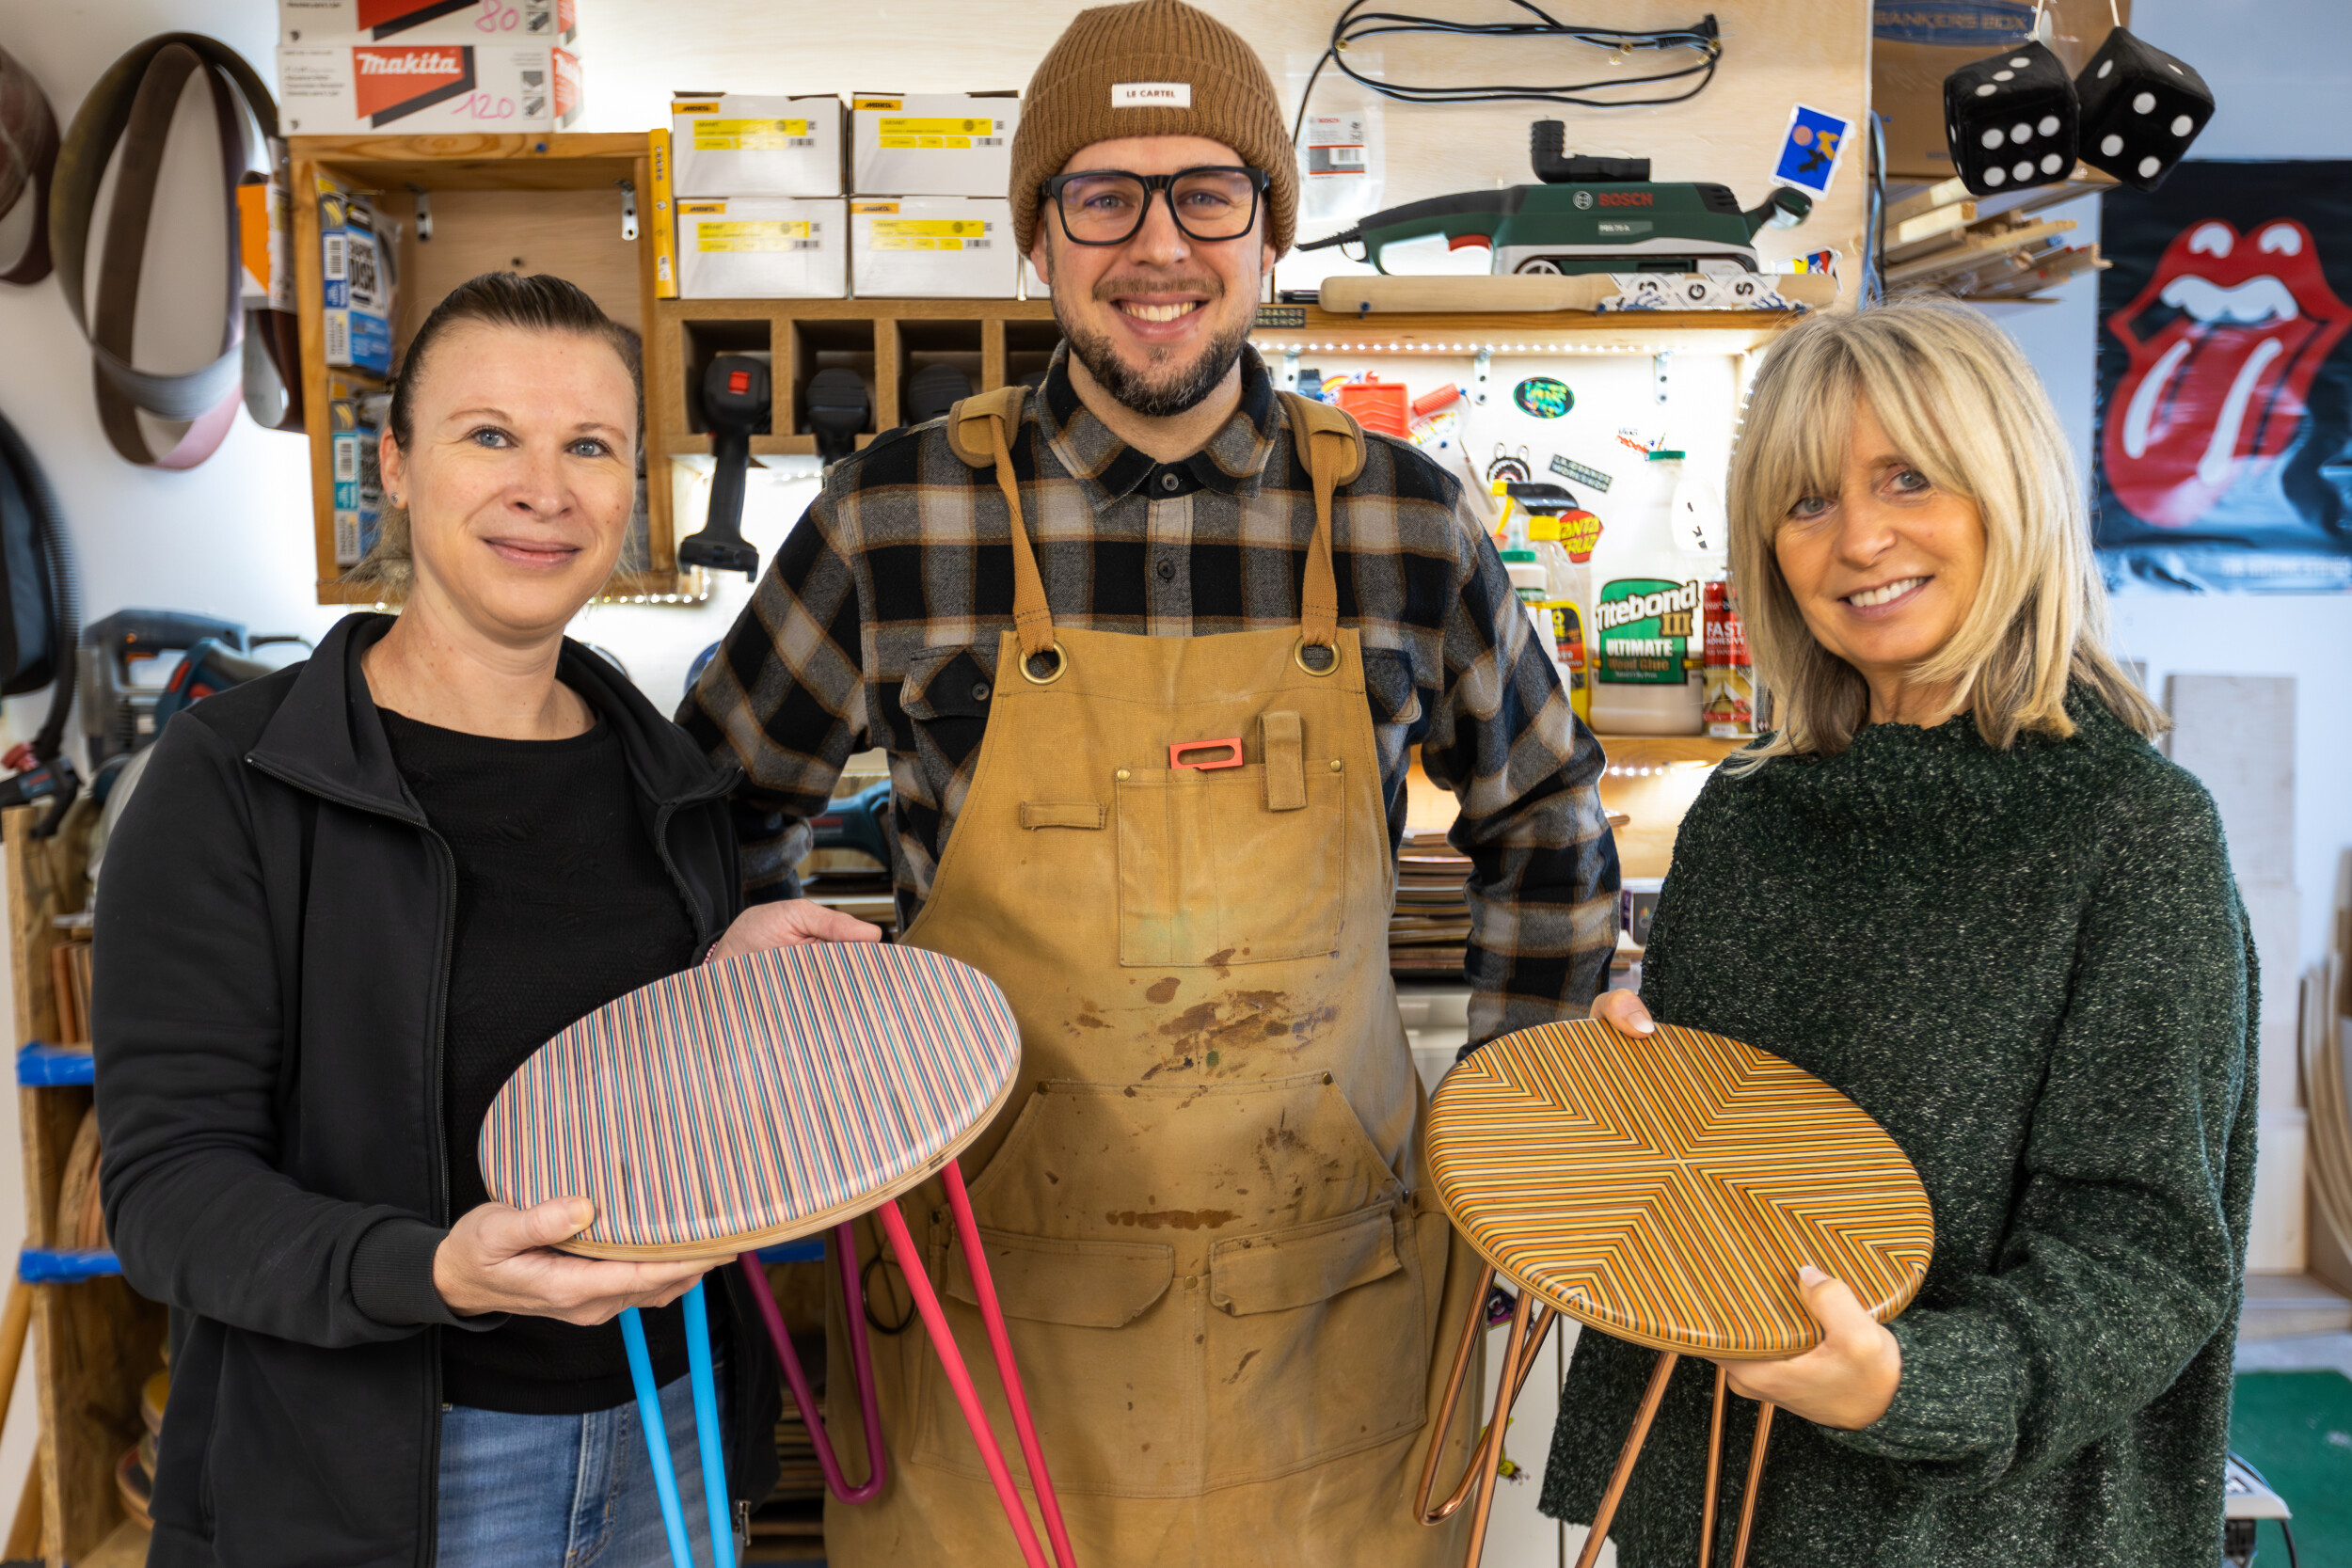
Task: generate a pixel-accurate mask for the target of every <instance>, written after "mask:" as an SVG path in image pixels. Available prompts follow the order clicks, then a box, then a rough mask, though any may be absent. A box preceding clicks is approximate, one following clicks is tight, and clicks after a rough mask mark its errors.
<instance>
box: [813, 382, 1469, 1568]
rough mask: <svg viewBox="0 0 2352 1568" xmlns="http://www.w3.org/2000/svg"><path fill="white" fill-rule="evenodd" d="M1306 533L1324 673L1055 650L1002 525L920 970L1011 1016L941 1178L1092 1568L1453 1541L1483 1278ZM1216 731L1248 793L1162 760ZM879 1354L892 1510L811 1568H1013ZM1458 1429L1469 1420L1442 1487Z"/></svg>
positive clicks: (1351, 654)
mask: <svg viewBox="0 0 2352 1568" xmlns="http://www.w3.org/2000/svg"><path fill="white" fill-rule="evenodd" d="M998 439H999V441H1001V439H1002V435H1001V427H1000V433H999V436H998ZM998 450H999V451H1000V452H1001V451H1002V448H1001V446H1000V447H999V449H998ZM998 471H999V473H1000V474H1002V473H1004V472H1006V471H1007V468H1006V467H1004V466H1002V465H1000V467H999V470H998ZM1318 510H1319V512H1320V513H1321V515H1320V516H1319V518H1318V522H1317V538H1316V540H1315V544H1314V547H1313V548H1312V550H1311V559H1310V566H1309V576H1308V580H1307V590H1308V591H1307V594H1306V599H1307V606H1308V614H1307V617H1306V619H1307V622H1308V628H1307V631H1306V632H1305V634H1304V636H1305V637H1306V638H1307V639H1310V640H1312V641H1318V642H1323V643H1325V644H1326V645H1327V646H1329V647H1331V648H1332V649H1333V650H1334V652H1335V653H1336V662H1335V665H1334V667H1333V668H1331V669H1330V670H1329V672H1328V673H1321V674H1318V673H1313V672H1312V671H1311V670H1310V669H1309V668H1307V662H1306V661H1307V660H1309V659H1312V658H1315V657H1317V655H1316V654H1315V653H1314V652H1310V651H1306V650H1305V644H1304V642H1303V641H1302V633H1301V632H1300V631H1297V630H1292V629H1287V628H1285V629H1281V630H1275V631H1260V632H1238V633H1231V634H1224V635H1217V636H1205V637H1166V638H1155V637H1136V636H1126V635H1121V634H1116V633H1107V632H1095V631H1073V630H1066V629H1058V628H1055V627H1053V626H1052V625H1051V622H1050V620H1049V619H1048V618H1047V616H1046V614H1045V611H1044V595H1043V593H1042V590H1041V588H1040V587H1039V586H1038V578H1037V572H1036V567H1035V564H1034V560H1033V558H1031V557H1030V551H1029V543H1028V539H1027V536H1026V532H1025V528H1024V525H1023V523H1022V520H1021V517H1020V514H1019V511H1018V508H1017V507H1016V508H1015V509H1014V514H1013V519H1012V537H1013V541H1014V552H1015V557H1016V560H1015V581H1016V584H1017V588H1018V592H1017V599H1016V620H1017V622H1018V624H1019V626H1020V629H1019V630H1017V631H1008V632H1005V633H1004V634H1002V636H1001V638H1000V640H999V646H998V653H997V665H996V669H997V679H996V683H995V692H994V695H993V700H992V702H991V710H992V711H991V712H990V715H989V719H988V726H987V730H986V733H985V736H984V737H983V740H982V743H981V751H980V756H979V761H978V765H977V771H976V773H975V776H974V780H973V783H972V786H971V789H970V791H969V794H968V795H967V797H966V800H965V803H964V806H963V809H962V812H961V815H960V816H959V817H958V818H957V820H956V823H955V827H954V830H953V832H952V835H951V836H950V838H949V841H948V845H947V849H946V856H945V858H944V860H943V861H942V863H941V864H940V867H939V872H938V876H937V879H936V880H935V882H934V884H933V886H932V889H931V893H930V900H929V901H928V902H927V903H926V904H925V906H924V908H923V911H922V914H921V916H920V917H919V918H918V919H917V920H916V921H915V922H914V925H913V927H910V928H909V930H908V931H907V933H906V935H905V937H904V939H903V940H905V941H907V942H912V943H914V944H915V945H917V946H921V947H927V948H930V949H931V950H932V951H935V952H939V953H945V954H947V955H949V956H951V957H954V958H960V959H961V960H962V961H964V962H966V963H969V964H972V965H973V966H975V967H976V968H977V969H979V970H980V971H981V972H982V973H983V974H987V975H988V976H989V977H990V978H992V979H993V980H994V981H995V982H996V983H997V984H998V985H999V986H1000V987H1002V988H1003V989H1004V991H1005V994H1006V995H1007V996H1008V997H1009V999H1010V1001H1011V1004H1012V1007H1013V1010H1014V1012H1015V1014H1016V1015H1017V1016H1018V1018H1019V1020H1020V1023H1021V1036H1022V1046H1023V1061H1022V1066H1021V1079H1020V1082H1019V1083H1018V1084H1017V1085H1016V1086H1015V1088H1014V1092H1013V1096H1012V1099H1011V1100H1010V1101H1009V1103H1008V1105H1007V1107H1006V1109H1005V1111H1004V1112H1003V1113H1002V1114H1001V1115H1000V1116H999V1117H997V1119H996V1121H995V1122H994V1123H993V1125H992V1126H991V1127H990V1128H989V1130H988V1132H986V1133H985V1134H984V1135H983V1136H982V1137H981V1138H980V1140H979V1141H977V1143H976V1144H975V1145H974V1146H973V1147H972V1148H970V1149H969V1150H968V1151H967V1152H966V1153H965V1154H964V1156H963V1166H964V1169H965V1171H966V1172H967V1174H968V1175H970V1176H971V1178H972V1180H971V1190H972V1203H973V1208H974V1210H975V1212H976V1213H977V1218H978V1221H979V1224H980V1227H981V1234H982V1239H983V1244H984V1245H985V1246H986V1248H987V1250H988V1255H989V1266H990V1268H991V1270H992V1272H993V1275H994V1278H995V1282H996V1289H997V1291H998V1292H999V1293H1000V1296H1001V1298H1002V1302H1003V1307H1004V1311H1005V1314H1006V1318H1007V1321H1008V1323H1009V1329H1010V1333H1011V1336H1012V1342H1013V1347H1014V1350H1015V1352H1016V1354H1018V1356H1019V1358H1020V1364H1021V1370H1022V1373H1023V1378H1024V1382H1025V1385H1026V1387H1027V1390H1028V1397H1029V1403H1030V1407H1031V1409H1032V1410H1033V1411H1034V1412H1035V1416H1036V1420H1037V1426H1038V1432H1039V1435H1040V1439H1041V1443H1042V1445H1043V1448H1044V1452H1045V1457H1046V1462H1047V1464H1048V1465H1050V1466H1051V1467H1052V1473H1053V1479H1054V1483H1055V1486H1056V1488H1057V1491H1058V1492H1059V1495H1060V1497H1061V1503H1062V1508H1063V1510H1064V1512H1065V1514H1066V1515H1067V1518H1068V1521H1069V1526H1070V1531H1071V1536H1072V1540H1073V1545H1074V1548H1075V1550H1076V1553H1077V1558H1078V1561H1079V1563H1080V1564H1081V1565H1082V1568H1191V1565H1195V1564H1199V1565H1203V1568H1205V1565H1209V1564H1216V1565H1218V1568H1238V1565H1244V1564H1252V1563H1264V1564H1269V1565H1271V1564H1281V1565H1283V1568H1309V1565H1319V1564H1330V1565H1332V1568H1342V1565H1344V1568H1387V1565H1405V1564H1413V1565H1420V1564H1427V1565H1429V1568H1438V1565H1440V1564H1447V1565H1450V1564H1452V1563H1454V1562H1458V1561H1459V1560H1460V1557H1461V1552H1462V1546H1463V1536H1462V1531H1461V1529H1460V1528H1459V1527H1460V1525H1461V1524H1462V1523H1463V1521H1465V1520H1467V1518H1468V1514H1467V1513H1463V1514H1459V1515H1457V1516H1456V1518H1455V1519H1454V1521H1453V1522H1451V1523H1449V1524H1447V1525H1443V1526H1439V1527H1437V1528H1429V1527H1425V1526H1423V1525H1422V1524H1420V1523H1419V1522H1418V1520H1417V1519H1416V1518H1415V1516H1414V1511H1413V1490H1414V1485H1415V1483H1416V1482H1417V1481H1418V1480H1419V1478H1420V1469H1421V1463H1422V1454H1423V1452H1424V1451H1425V1450H1424V1448H1423V1443H1424V1441H1425V1434H1426V1433H1427V1432H1428V1431H1429V1430H1430V1419H1429V1418H1430V1416H1431V1414H1432V1410H1433V1407H1434V1406H1435V1405H1436V1404H1437V1402H1438V1400H1439V1399H1440V1398H1442V1396H1443V1381H1444V1376H1445V1373H1446V1370H1447V1367H1446V1365H1445V1364H1443V1362H1442V1361H1441V1359H1440V1356H1439V1354H1438V1351H1439V1348H1440V1347H1445V1348H1448V1349H1450V1348H1451V1347H1452V1346H1453V1345H1454V1342H1455V1341H1456V1339H1457V1338H1458V1336H1459V1335H1460V1333H1461V1329H1462V1322H1463V1319H1464V1317H1465V1315H1467V1314H1468V1313H1470V1312H1471V1311H1472V1310H1474V1309H1476V1307H1478V1305H1479V1304H1478V1303H1477V1302H1475V1301H1473V1300H1471V1299H1470V1291H1471V1290H1472V1288H1473V1286H1474V1285H1475V1282H1476V1259H1475V1258H1474V1257H1473V1256H1472V1255H1470V1251H1469V1249H1468V1248H1467V1247H1465V1246H1462V1245H1461V1244H1459V1243H1456V1242H1455V1241H1454V1237H1453V1232H1452V1229H1451V1227H1449V1225H1448V1223H1447V1221H1446V1218H1445V1216H1444V1214H1443V1212H1441V1211H1440V1210H1439V1209H1438V1206H1437V1203H1436V1201H1435V1199H1434V1197H1432V1196H1430V1189H1429V1183H1428V1181H1427V1180H1426V1177H1425V1174H1424V1170H1423V1165H1422V1123H1423V1121H1424V1119H1425V1112H1426V1098H1425V1096H1424V1095H1423V1094H1422V1089H1421V1085H1420V1080H1419V1078H1418V1077H1417V1076H1416V1074H1415V1072H1414V1069H1413V1063H1412V1057H1411V1053H1410V1052H1409V1050H1408V1049H1407V1046H1406V1037H1405V1032H1404V1027H1403V1025H1402V1023H1401V1022H1400V1020H1399V1018H1398V1014H1397V1007H1396V999H1395V992H1394V990H1393V988H1392V986H1391V983H1390V978H1389V967H1388V921H1389V914H1390V908H1391V898H1392V884H1393V873H1392V862H1391V854H1390V848H1389V836H1388V825H1387V818H1386V815H1385V811H1384V806H1383V801H1382V797H1381V789H1380V776H1379V766H1378V761H1377V758H1376V756H1375V751H1374V736H1373V730H1372V721H1371V717H1370V711H1369V709H1368V707H1367V706H1366V703H1365V694H1364V678H1363V663H1362V659H1361V657H1360V654H1359V645H1358V641H1357V634H1356V633H1355V632H1354V631H1353V630H1347V629H1340V628H1337V627H1336V626H1335V625H1334V624H1333V623H1334V621H1335V618H1336V615H1335V612H1336V606H1337V598H1336V594H1334V593H1333V592H1332V578H1331V566H1330V547H1329V534H1328V530H1329V527H1330V523H1329V515H1328V506H1327V503H1326V504H1325V505H1324V506H1322V507H1320V508H1319V509H1318ZM1318 578H1319V580H1318ZM1318 589H1319V590H1320V592H1318V591H1317V590H1318ZM1317 623H1320V625H1318V624H1317ZM1024 641H1027V643H1028V645H1029V646H1030V647H1031V648H1033V649H1042V648H1054V649H1057V653H1047V654H1046V655H1045V657H1043V658H1042V659H1040V660H1035V661H1034V662H1033V663H1031V664H1029V665H1028V666H1026V668H1035V669H1043V668H1045V667H1047V666H1050V665H1053V664H1054V663H1055V661H1056V659H1057V657H1058V659H1059V660H1060V661H1061V663H1060V668H1061V673H1060V674H1059V676H1058V677H1057V678H1055V679H1053V680H1052V682H1051V683H1050V684H1037V683H1035V682H1034V681H1032V680H1031V679H1027V678H1024V673H1022V672H1024V670H1025V663H1024ZM1227 737H1238V738H1239V740H1240V742H1241V745H1242V748H1243V751H1244V752H1245V753H1246V763H1245V765H1244V766H1240V767H1233V768H1219V769H1215V770H1200V769H1196V768H1171V767H1170V766H1169V763H1170V760H1171V759H1170V756H1169V752H1168V748H1169V747H1170V745H1172V744H1176V743H1180V742H1188V741H1203V740H1207V741H1215V740H1219V739H1224V738H1227ZM1210 754H1212V755H1213V754H1214V753H1210ZM927 1203H928V1204H929V1205H930V1211H929V1219H930V1225H929V1227H928V1230H929V1245H930V1272H931V1277H932V1280H933V1282H934V1284H935V1285H936V1286H937V1287H938V1288H939V1290H940V1291H941V1292H942V1295H943V1297H944V1298H945V1304H946V1309H947V1313H948V1316H949V1319H950V1320H951V1322H952V1323H953V1325H954V1328H955V1333H956V1338H957V1339H958V1341H959V1342H960V1343H961V1346H962V1350H963V1354H964V1357H965V1359H966V1361H967V1362H968V1363H969V1364H970V1365H971V1366H972V1367H973V1369H974V1371H975V1376H976V1381H977V1383H978V1385H979V1387H980V1391H981V1396H982V1399H983V1401H984V1402H986V1403H987V1405H988V1407H989V1410H990V1414H991V1418H992V1420H993V1423H994V1425H995V1427H996V1430H997V1433H998V1435H999V1440H1000V1441H1001V1442H1002V1443H1003V1444H1004V1446H1005V1451H1006V1452H1007V1454H1008V1455H1013V1454H1015V1453H1016V1452H1017V1450H1016V1449H1015V1447H1014V1443H1013V1437H1012V1431H1011V1425H1010V1422H1009V1419H1008V1418H1007V1416H1006V1413H1005V1405H1004V1400H1003V1396H1002V1394H1001V1392H1000V1390H999V1388H998V1386H997V1383H996V1380H995V1378H994V1376H993V1373H992V1372H991V1371H990V1370H989V1367H990V1362H989V1353H988V1342H987V1339H986V1337H985V1334H984V1331H983V1330H982V1328H981V1326H980V1323H979V1318H978V1314H977V1310H976V1309H975V1308H974V1307H973V1306H972V1290H971V1285H970V1281H969V1276H968V1274H967V1272H966V1270H965V1267H964V1264H963V1261H962V1259H961V1255H960V1254H958V1253H954V1252H952V1251H951V1250H950V1246H949V1240H950V1235H951V1230H950V1227H949V1225H948V1224H947V1220H946V1211H945V1208H944V1203H943V1201H942V1200H941V1199H940V1197H939V1196H938V1192H937V1189H936V1187H935V1186H934V1187H927V1188H925V1189H924V1190H923V1192H922V1193H921V1194H918V1195H916V1196H913V1197H911V1198H910V1199H909V1200H908V1207H909V1211H910V1214H911V1216H912V1220H913V1227H914V1233H915V1236H916V1237H917V1239H918V1241H920V1240H922V1239H923V1238H924V1236H925V1233H926V1227H925V1226H924V1224H923V1223H922V1221H923V1219H924V1217H925V1209H924V1206H925V1205H926V1204H927ZM861 1228H866V1227H861ZM866 1245H868V1246H870V1245H871V1243H870V1241H869V1242H867V1243H866ZM868 1278H869V1281H870V1282H871V1287H872V1289H873V1291H874V1293H875V1295H876V1296H877V1297H878V1298H880V1297H884V1296H890V1295H895V1296H896V1298H897V1300H898V1301H899V1302H904V1300H905V1299H906V1297H905V1294H904V1288H903V1286H897V1287H896V1288H895V1289H886V1288H885V1287H886V1286H888V1285H889V1284H890V1283H891V1276H890V1271H889V1270H887V1269H877V1270H873V1271H870V1272H869V1275H868ZM877 1306H878V1308H879V1309H881V1310H882V1311H884V1312H887V1310H888V1308H887V1307H883V1306H882V1304H881V1302H880V1301H879V1300H878V1303H877ZM842 1310H843V1305H842V1303H841V1300H840V1296H839V1291H838V1288H837V1286H836V1288H835V1291H834V1303H833V1307H832V1313H831V1317H832V1326H833V1329H834V1332H833V1334H832V1335H831V1343H832V1345H833V1347H834V1352H833V1355H832V1357H831V1363H830V1370H829V1386H830V1388H831V1389H832V1390H833V1393H832V1395H831V1397H829V1398H828V1400H827V1406H828V1411H829V1421H830V1423H831V1424H832V1425H833V1427H834V1430H835V1433H836V1436H835V1441H836V1443H837V1444H839V1445H841V1446H842V1449H843V1451H844V1452H851V1451H854V1449H856V1447H857V1445H858V1443H859V1442H860V1440H861V1434H860V1433H858V1430H857V1422H856V1405H855V1401H854V1397H853V1396H852V1395H851V1393H850V1390H851V1388H852V1387H853V1385H852V1384H851V1382H850V1368H849V1365H848V1360H847V1356H846V1354H845V1352H844V1350H843V1346H844V1345H845V1341H846V1335H845V1333H844V1332H843V1328H844V1324H843V1322H842V1319H841V1313H842ZM874 1356H875V1361H876V1368H875V1370H876V1375H877V1379H878V1382H879V1385H880V1393H881V1400H882V1413H883V1427H884V1432H885V1434H886V1436H887V1439H888V1443H889V1452H890V1458H891V1474H890V1480H889V1484H888V1485H887V1487H886V1488H885V1489H884V1490H883V1492H882V1495H881V1497H879V1498H877V1499H876V1500H875V1501H874V1502H872V1503H869V1504H866V1505H865V1506H863V1507H858V1508H848V1507H843V1506H842V1505H840V1504H839V1503H837V1502H836V1503H832V1504H830V1505H829V1506H828V1509H827V1512H826V1519H825V1535H826V1546H827V1554H828V1560H830V1561H831V1562H832V1563H834V1568H882V1565H885V1564H887V1565H891V1568H906V1565H912V1564H921V1565H930V1564H966V1563H970V1564H998V1563H1017V1562H1018V1561H1019V1560H1020V1559H1019V1555H1018V1553H1017V1551H1016V1550H1015V1548H1014V1545H1013V1541H1012V1536H1011V1533H1010V1531H1009V1530H1008V1528H1006V1524H1005V1520H1004V1515H1003V1513H1001V1511H1000V1510H999V1508H998V1505H997V1502H996V1499H995V1497H994V1495H993V1492H992V1491H991V1490H990V1487H989V1484H988V1482H987V1481H986V1479H985V1473H984V1472H983V1470H982V1469H981V1467H980V1463H979V1458H978V1454H977V1450H976V1449H975V1448H974V1445H973V1442H972V1439H971V1437H970V1435H969V1433H967V1431H966V1429H965V1427H964V1424H963V1421H962V1419H961V1416H960V1415H959V1413H958V1410H957V1407H956V1404H955V1402H954V1399H953V1396H952V1394H951V1393H950V1391H949V1390H948V1388H947V1386H946V1379H945V1378H944V1377H943V1376H942V1375H941V1373H940V1371H939V1369H938V1365H937V1361H936V1358H935V1357H934V1356H933V1354H932V1353H931V1350H930V1346H929V1344H928V1343H926V1342H925V1338H924V1331H923V1328H922V1325H921V1324H920V1323H919V1322H918V1323H914V1325H913V1326H911V1327H910V1328H908V1329H907V1330H906V1331H905V1332H904V1333H903V1334H901V1335H899V1336H898V1337H896V1338H889V1337H878V1338H876V1339H875V1342H874ZM1476 1387H1477V1383H1476V1381H1475V1380H1474V1379H1473V1380H1471V1382H1470V1390H1469V1392H1470V1393H1472V1394H1474V1392H1475V1389H1476ZM1466 1402H1467V1401H1466ZM1474 1427H1475V1414H1474V1411H1466V1412H1461V1413H1457V1416H1456V1418H1455V1419H1454V1422H1453V1423H1452V1434H1451V1437H1450V1439H1449V1442H1448V1449H1449V1453H1448V1455H1447V1457H1446V1461H1445V1463H1444V1465H1442V1466H1441V1469H1442V1473H1443V1474H1444V1475H1446V1476H1448V1477H1451V1476H1453V1475H1455V1474H1458V1473H1459V1472H1460V1469H1461V1467H1462V1465H1464V1464H1466V1463H1467V1460H1468V1453H1469V1445H1470V1439H1471V1437H1472V1435H1473V1431H1474ZM1018 1469H1019V1466H1018V1464H1017V1462H1016V1464H1015V1472H1016V1474H1018Z"/></svg>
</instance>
